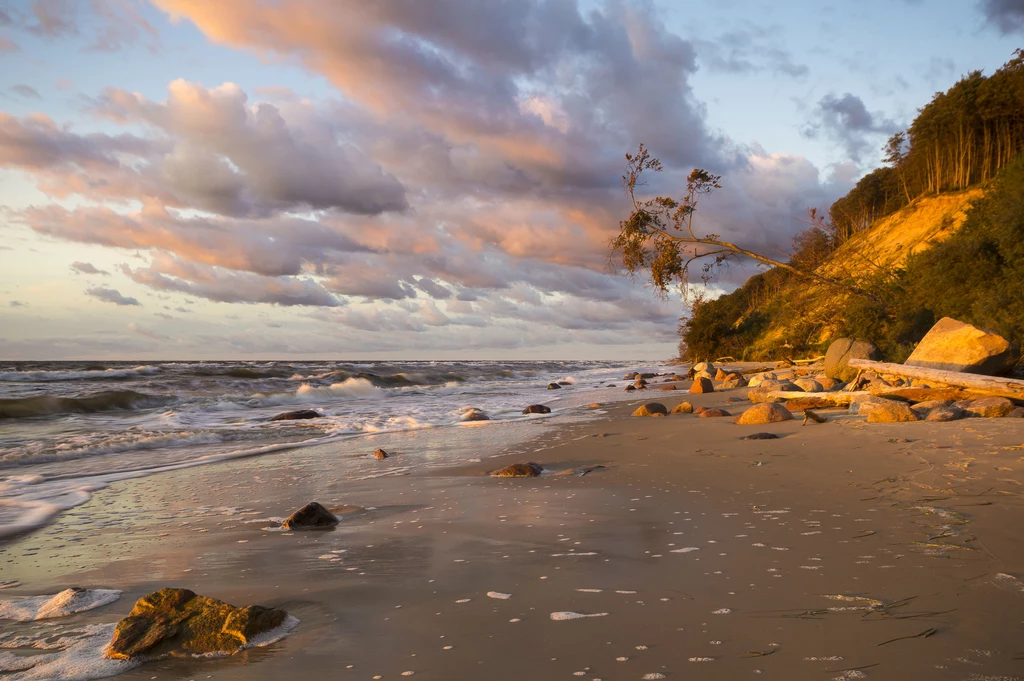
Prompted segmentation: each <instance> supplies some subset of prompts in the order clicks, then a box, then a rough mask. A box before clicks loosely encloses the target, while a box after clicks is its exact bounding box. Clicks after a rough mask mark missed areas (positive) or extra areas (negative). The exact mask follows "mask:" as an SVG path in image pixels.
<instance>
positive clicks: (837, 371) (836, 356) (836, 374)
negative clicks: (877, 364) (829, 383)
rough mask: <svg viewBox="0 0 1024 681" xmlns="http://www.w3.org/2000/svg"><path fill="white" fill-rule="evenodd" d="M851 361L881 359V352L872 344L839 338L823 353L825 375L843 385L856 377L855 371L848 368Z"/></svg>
mask: <svg viewBox="0 0 1024 681" xmlns="http://www.w3.org/2000/svg"><path fill="white" fill-rule="evenodd" d="M851 359H871V360H875V361H878V360H880V359H882V351H881V350H879V349H878V346H876V345H875V344H874V343H869V342H868V341H862V340H854V339H852V338H840V339H839V340H836V341H833V342H832V345H830V346H828V351H827V352H826V353H825V375H826V376H827V377H829V378H834V379H836V380H838V381H843V382H844V383H849V382H850V381H852V380H853V379H854V378H856V377H857V369H854V368H853V367H851V366H850V360H851Z"/></svg>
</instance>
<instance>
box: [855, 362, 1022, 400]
mask: <svg viewBox="0 0 1024 681" xmlns="http://www.w3.org/2000/svg"><path fill="white" fill-rule="evenodd" d="M850 366H852V367H854V368H856V369H861V370H865V371H874V372H877V373H879V374H891V375H894V376H900V377H902V378H917V379H921V380H924V381H934V382H935V383H942V384H944V385H951V386H954V387H957V388H967V389H968V390H973V391H975V392H979V393H985V394H986V395H998V396H999V397H1010V398H1013V399H1015V400H1024V381H1021V380H1017V379H1014V378H1001V377H999V376H981V375H979V374H965V373H963V372H960V371H943V370H942V369H929V368H927V367H914V366H907V365H906V364H892V363H889V362H873V361H871V360H870V359H851V360H850ZM851 394H854V393H851Z"/></svg>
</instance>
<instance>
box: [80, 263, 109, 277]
mask: <svg viewBox="0 0 1024 681" xmlns="http://www.w3.org/2000/svg"><path fill="white" fill-rule="evenodd" d="M71 269H72V270H73V271H75V272H79V273H81V274H104V275H109V274H110V272H107V271H106V270H101V269H97V267H96V266H95V265H93V264H92V263H89V262H73V263H71Z"/></svg>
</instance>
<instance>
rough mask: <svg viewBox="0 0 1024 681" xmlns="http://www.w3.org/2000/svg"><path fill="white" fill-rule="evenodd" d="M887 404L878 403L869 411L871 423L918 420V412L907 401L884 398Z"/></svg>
mask: <svg viewBox="0 0 1024 681" xmlns="http://www.w3.org/2000/svg"><path fill="white" fill-rule="evenodd" d="M883 402H884V403H885V404H879V405H876V406H875V407H873V408H872V409H871V411H870V412H869V413H868V422H869V423H898V422H902V421H917V420H918V418H917V414H915V413H914V411H913V410H912V409H911V408H910V405H909V404H907V403H906V402H897V401H896V400H883Z"/></svg>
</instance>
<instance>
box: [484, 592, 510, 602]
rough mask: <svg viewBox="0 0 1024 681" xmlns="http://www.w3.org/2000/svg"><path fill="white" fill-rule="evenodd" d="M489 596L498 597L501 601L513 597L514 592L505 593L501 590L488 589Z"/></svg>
mask: <svg viewBox="0 0 1024 681" xmlns="http://www.w3.org/2000/svg"><path fill="white" fill-rule="evenodd" d="M487 597H488V598H497V599H498V600H500V601H507V600H508V599H510V598H512V594H503V593H501V592H500V591H488V592H487Z"/></svg>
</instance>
